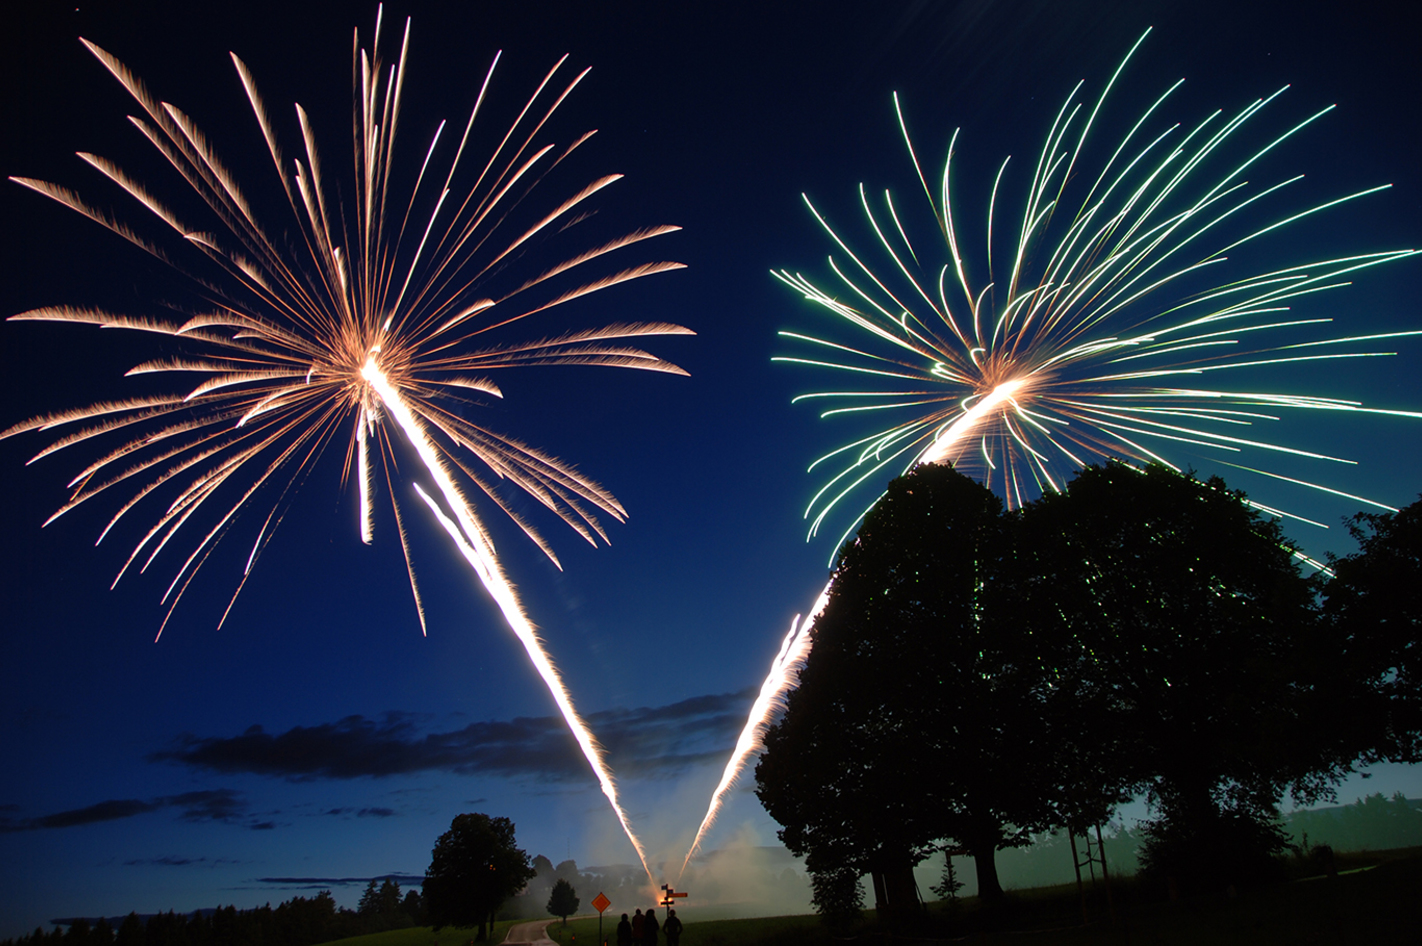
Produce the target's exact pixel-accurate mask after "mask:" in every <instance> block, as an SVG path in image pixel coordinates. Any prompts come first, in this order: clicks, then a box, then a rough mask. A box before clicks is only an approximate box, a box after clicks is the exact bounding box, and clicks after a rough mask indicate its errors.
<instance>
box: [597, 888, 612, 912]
mask: <svg viewBox="0 0 1422 946" xmlns="http://www.w3.org/2000/svg"><path fill="white" fill-rule="evenodd" d="M593 906H595V907H597V912H599V913H601V912H603V911H604V910H606V909H607V908H608V907H610V906H612V901H611V900H609V899H607V897H605V896H604V895H602V894H600V893H599V894H598V895H597V896H596V897H593Z"/></svg>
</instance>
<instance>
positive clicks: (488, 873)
mask: <svg viewBox="0 0 1422 946" xmlns="http://www.w3.org/2000/svg"><path fill="white" fill-rule="evenodd" d="M533 876H534V870H533V867H532V866H531V865H530V864H529V860H528V854H526V853H525V852H524V851H523V850H522V849H521V848H519V847H518V846H517V845H516V844H515V843H514V824H513V822H512V821H510V820H509V819H508V818H491V817H489V816H488V815H485V814H477V813H475V814H463V815H458V816H456V817H455V819H454V821H453V823H452V824H450V826H449V830H448V831H446V832H445V833H444V834H441V835H440V836H439V839H438V840H437V841H436V842H435V846H434V852H433V855H432V857H431V860H430V866H429V868H428V869H426V871H425V883H424V893H425V906H426V909H427V910H428V912H429V919H430V923H431V924H432V925H433V926H434V928H435V929H440V928H442V927H445V926H458V927H468V926H478V927H479V933H478V936H477V937H476V938H477V939H480V940H482V939H484V938H485V926H486V924H487V923H490V922H492V921H493V918H494V914H495V913H496V912H497V911H498V909H499V905H500V904H502V903H503V902H504V901H505V900H507V899H508V898H509V897H512V896H513V895H514V894H516V893H518V892H519V891H520V890H521V889H523V886H524V884H526V883H527V882H528V881H529V880H530V879H532V878H533Z"/></svg>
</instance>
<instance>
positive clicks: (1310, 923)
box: [333, 848, 1422, 946]
mask: <svg viewBox="0 0 1422 946" xmlns="http://www.w3.org/2000/svg"><path fill="white" fill-rule="evenodd" d="M1338 867H1339V870H1340V874H1339V876H1337V877H1334V878H1328V877H1322V876H1317V877H1306V878H1299V879H1295V880H1293V881H1290V882H1288V883H1284V884H1280V885H1277V886H1273V887H1268V888H1263V889H1258V890H1245V891H1241V892H1239V893H1238V895H1237V896H1234V897H1230V896H1228V895H1227V893H1226V892H1220V893H1216V894H1210V895H1203V896H1197V897H1189V898H1185V899H1181V900H1178V901H1161V900H1158V899H1153V898H1150V897H1148V896H1147V895H1146V892H1145V891H1143V890H1141V889H1140V888H1139V887H1138V886H1137V885H1135V884H1134V883H1133V882H1132V881H1131V880H1127V881H1125V882H1123V883H1117V884H1116V886H1115V888H1114V890H1113V893H1114V899H1115V906H1116V919H1115V920H1112V919H1111V917H1110V913H1109V910H1108V905H1107V902H1106V897H1105V891H1104V888H1102V887H1101V886H1100V885H1098V887H1097V889H1096V890H1095V892H1094V893H1093V894H1092V895H1091V897H1090V899H1089V902H1088V912H1089V916H1090V920H1091V921H1090V922H1089V923H1086V924H1084V925H1083V923H1082V916H1081V903H1080V901H1079V900H1078V898H1077V894H1076V888H1075V886H1074V885H1071V886H1060V887H1043V888H1037V889H1034V890H1024V891H1017V892H1014V893H1010V894H1009V895H1008V899H1007V901H1006V902H1005V903H1002V904H1000V905H998V906H996V907H993V908H990V909H989V908H984V907H983V906H982V905H981V904H979V903H978V901H977V899H976V898H974V897H969V898H966V899H964V900H962V901H960V902H959V904H958V906H957V908H956V909H955V910H952V911H950V910H949V909H948V908H947V905H946V904H941V903H931V904H929V905H928V908H927V915H926V917H925V918H924V919H923V920H922V921H921V922H919V923H916V924H914V925H913V926H912V927H901V928H899V929H896V930H891V929H889V928H888V927H887V926H885V925H882V924H879V923H877V922H876V919H875V917H874V914H873V912H872V911H870V912H869V913H868V914H867V919H866V921H865V923H864V924H863V926H861V927H860V928H859V929H857V930H854V931H852V932H850V933H849V934H848V935H847V937H844V938H841V937H835V936H832V935H831V934H830V933H829V931H828V930H827V929H826V928H825V927H824V926H823V925H822V924H821V923H820V921H819V918H818V917H814V916H783V917H761V918H755V919H742V920H713V919H706V920H698V919H697V915H698V912H699V911H698V910H697V908H696V907H694V906H688V907H686V908H684V909H683V908H678V910H677V914H678V916H680V917H681V918H682V919H683V921H684V922H685V924H686V931H685V932H684V933H683V935H682V938H681V946H762V944H763V946H802V944H804V946H809V944H821V943H823V944H829V943H835V942H845V941H847V940H849V941H854V942H859V943H865V944H871V943H883V944H885V946H887V944H889V943H893V944H896V946H903V944H910V943H931V942H967V943H984V944H997V943H1022V944H1031V946H1053V944H1094V943H1101V944H1113V946H1115V944H1121V946H1157V944H1160V946H1176V944H1179V946H1186V944H1192V946H1193V944H1226V946H1234V944H1239V946H1245V944H1251V946H1256V944H1258V946H1270V944H1315V943H1317V944H1324V943H1327V944H1335V943H1337V944H1353V946H1363V944H1381V946H1390V944H1399V946H1402V944H1406V946H1415V944H1417V943H1419V942H1422V848H1404V849H1401V850H1396V851H1384V852H1378V853H1373V854H1367V853H1364V854H1352V855H1340V857H1339V864H1338ZM614 910H616V912H613V911H614ZM658 913H659V915H662V913H661V911H660V910H659V911H658ZM620 915H621V911H620V910H619V909H617V908H616V907H614V908H613V909H611V910H609V911H608V918H607V919H604V921H603V936H604V938H606V939H608V940H611V939H612V938H613V931H614V928H615V926H616V920H617V917H618V916H620ZM508 925H510V924H507V923H500V924H497V927H496V933H497V938H495V939H493V940H492V942H493V943H497V942H499V941H500V940H502V938H503V934H504V931H505V930H506V929H507V927H508ZM548 933H549V935H550V936H551V937H552V938H553V939H554V940H556V941H557V942H558V943H560V944H561V946H579V944H581V946H597V944H598V923H597V917H596V916H593V917H580V918H578V919H570V920H569V921H568V925H567V927H566V928H564V927H562V926H560V925H559V923H558V921H557V920H555V921H554V922H553V924H552V925H551V926H549V928H548ZM472 937H473V931H472V930H467V931H466V930H454V929H444V930H441V931H440V932H439V933H433V932H432V931H431V930H430V929H429V928H428V927H422V928H416V929H409V930H397V931H393V932H390V933H382V934H376V935H372V936H363V937H357V938H354V939H347V940H339V941H338V943H339V944H340V946H435V944H438V946H467V944H468V942H469V940H470V939H472ZM659 942H660V944H661V946H665V940H664V939H663V940H660V941H659ZM333 946H334V944H333Z"/></svg>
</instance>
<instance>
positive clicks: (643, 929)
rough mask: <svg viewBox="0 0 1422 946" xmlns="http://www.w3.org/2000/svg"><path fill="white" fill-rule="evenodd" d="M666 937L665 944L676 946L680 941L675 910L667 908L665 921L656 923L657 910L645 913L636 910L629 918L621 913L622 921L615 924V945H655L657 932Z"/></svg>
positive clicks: (679, 922)
mask: <svg viewBox="0 0 1422 946" xmlns="http://www.w3.org/2000/svg"><path fill="white" fill-rule="evenodd" d="M658 933H660V934H662V935H664V936H666V938H667V946H678V944H679V943H680V942H681V921H680V920H678V919H677V918H676V911H675V910H667V921H666V922H665V923H662V924H660V925H658V923H657V911H656V910H654V909H649V910H648V911H647V912H646V913H643V912H642V911H641V910H638V911H637V913H636V914H635V915H634V916H633V917H632V919H631V920H628V919H627V914H625V913H624V914H622V922H620V923H618V924H617V946H657V934H658Z"/></svg>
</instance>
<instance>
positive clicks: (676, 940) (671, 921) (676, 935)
mask: <svg viewBox="0 0 1422 946" xmlns="http://www.w3.org/2000/svg"><path fill="white" fill-rule="evenodd" d="M662 932H663V933H665V934H666V937H667V946H681V921H680V920H678V919H677V918H676V911H675V910H668V911H667V921H666V922H665V923H663V924H662Z"/></svg>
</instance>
